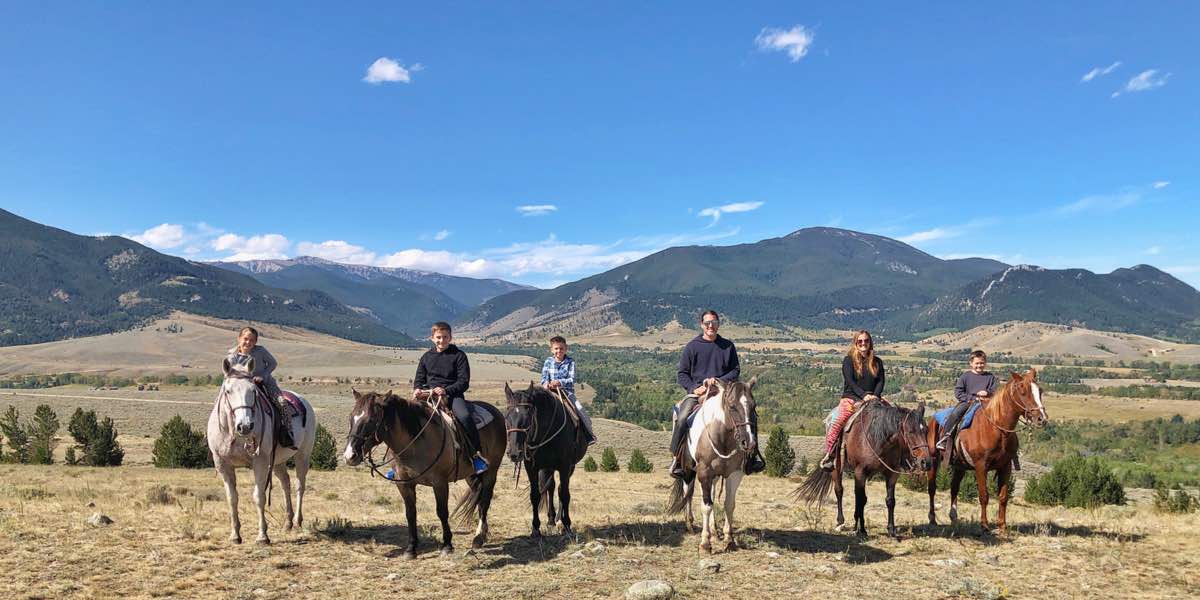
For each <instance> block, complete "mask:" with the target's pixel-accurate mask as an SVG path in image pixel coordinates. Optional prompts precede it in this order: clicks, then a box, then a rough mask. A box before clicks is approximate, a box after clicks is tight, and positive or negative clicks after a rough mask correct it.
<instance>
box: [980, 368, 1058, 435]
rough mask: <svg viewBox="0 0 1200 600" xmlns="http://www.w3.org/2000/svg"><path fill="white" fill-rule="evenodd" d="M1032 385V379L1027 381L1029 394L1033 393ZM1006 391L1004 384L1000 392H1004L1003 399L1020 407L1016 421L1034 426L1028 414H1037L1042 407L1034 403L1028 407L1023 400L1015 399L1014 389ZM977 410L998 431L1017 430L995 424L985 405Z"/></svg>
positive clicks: (1013, 431)
mask: <svg viewBox="0 0 1200 600" xmlns="http://www.w3.org/2000/svg"><path fill="white" fill-rule="evenodd" d="M1033 385H1034V383H1033V382H1032V381H1031V382H1029V386H1030V387H1029V393H1030V395H1032V394H1033ZM1008 391H1009V390H1008V386H1005V389H1004V390H1001V393H1002V394H1004V399H1005V400H1007V401H1009V402H1012V403H1013V404H1015V405H1017V408H1019V409H1021V416H1019V417H1017V422H1018V423H1022V422H1023V423H1024V424H1025V425H1027V426H1029V427H1034V424H1033V417H1031V416H1030V415H1037V414H1038V413H1041V412H1042V411H1043V409H1042V407H1040V406H1036V405H1035V406H1034V407H1033V408H1030V407H1029V406H1028V405H1026V404H1025V403H1024V402H1020V401H1018V400H1017V394H1016V393H1015V390H1014V393H1012V394H1009V393H1008ZM1010 396H1011V397H1010ZM979 411H980V412H982V413H983V416H984V418H985V419H987V422H988V423H989V424H991V426H992V427H995V428H996V429H999V430H1000V431H1003V432H1004V433H1016V432H1017V430H1016V429H1015V428H1014V429H1005V428H1003V427H1001V426H999V425H997V424H996V422H995V421H993V420H992V416H991V415H989V414H988V411H987V407H986V406H981V407H979Z"/></svg>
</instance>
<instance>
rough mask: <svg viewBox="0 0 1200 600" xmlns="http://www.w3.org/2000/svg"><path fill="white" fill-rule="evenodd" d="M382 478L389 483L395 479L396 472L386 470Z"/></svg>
mask: <svg viewBox="0 0 1200 600" xmlns="http://www.w3.org/2000/svg"><path fill="white" fill-rule="evenodd" d="M383 477H384V478H385V479H387V480H389V481H394V480H395V479H396V470H395V469H388V472H387V473H385V474H384V476H383Z"/></svg>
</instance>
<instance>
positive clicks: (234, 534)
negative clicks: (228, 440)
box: [217, 462, 242, 544]
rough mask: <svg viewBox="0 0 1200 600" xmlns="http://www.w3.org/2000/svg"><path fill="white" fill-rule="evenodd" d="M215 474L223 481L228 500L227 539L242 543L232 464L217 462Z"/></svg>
mask: <svg viewBox="0 0 1200 600" xmlns="http://www.w3.org/2000/svg"><path fill="white" fill-rule="evenodd" d="M217 474H218V475H220V476H221V481H223V482H224V483H225V500H226V501H228V502H229V527H230V530H231V533H230V534H229V541H231V542H233V543H235V544H240V543H242V520H241V519H240V518H238V491H237V473H236V472H235V471H234V470H233V465H231V464H229V463H225V462H218V463H217Z"/></svg>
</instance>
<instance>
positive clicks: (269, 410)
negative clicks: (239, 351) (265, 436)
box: [217, 371, 275, 453]
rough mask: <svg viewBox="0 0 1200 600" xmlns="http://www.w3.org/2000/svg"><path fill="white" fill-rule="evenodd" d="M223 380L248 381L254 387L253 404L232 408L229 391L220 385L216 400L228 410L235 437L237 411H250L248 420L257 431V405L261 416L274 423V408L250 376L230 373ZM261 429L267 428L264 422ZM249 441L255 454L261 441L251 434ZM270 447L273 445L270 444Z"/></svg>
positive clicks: (236, 434)
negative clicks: (261, 411)
mask: <svg viewBox="0 0 1200 600" xmlns="http://www.w3.org/2000/svg"><path fill="white" fill-rule="evenodd" d="M225 378H226V379H242V380H250V381H251V385H252V386H253V387H254V402H251V403H250V404H247V405H245V406H234V405H233V402H231V401H230V400H229V396H230V394H229V390H228V389H226V387H225V383H224V382H222V383H221V393H220V397H218V398H217V402H218V403H219V402H221V401H222V400H223V401H224V402H225V406H226V407H228V408H229V416H230V423H232V424H233V433H234V435H235V436H240V435H241V434H239V433H238V431H237V414H238V411H239V410H248V411H250V420H251V422H253V423H254V424H255V427H254V428H255V429H256V430H257V429H258V420H257V419H256V418H255V417H256V415H257V413H256V412H255V409H256V407H257V405H259V404H261V405H262V410H263V416H264V417H267V418H269V419H270V420H271V422H272V423H274V419H275V407H274V406H273V405H272V404H271V400H270V399H269V398H267V394H266V393H265V392H263V390H262V388H261V387H260V386H259V385H258V384H257V383H254V382H253V378H252V377H251V376H250V374H248V373H241V372H239V371H230V372H228V373H226V374H225ZM263 427H264V428H266V427H267V424H266V421H265V420H264V423H263ZM250 439H251V442H252V443H253V445H254V446H255V450H254V452H255V453H257V452H258V449H259V448H261V447H262V442H261V440H258V439H256V438H255V437H254V435H253V434H251V436H250ZM272 445H274V444H272ZM247 449H249V448H247Z"/></svg>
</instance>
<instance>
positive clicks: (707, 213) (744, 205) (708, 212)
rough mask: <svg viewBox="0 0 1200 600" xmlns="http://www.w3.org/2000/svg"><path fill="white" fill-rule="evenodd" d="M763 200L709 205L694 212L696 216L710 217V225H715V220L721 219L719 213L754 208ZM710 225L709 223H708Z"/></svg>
mask: <svg viewBox="0 0 1200 600" xmlns="http://www.w3.org/2000/svg"><path fill="white" fill-rule="evenodd" d="M763 204H766V203H765V202H734V203H733V204H725V205H723V206H710V207H708V208H705V209H702V210H701V211H700V212H698V213H696V216H698V217H712V225H716V224H717V221H720V220H721V215H723V214H725V213H740V212H750V211H752V210H756V209H757V208H759V207H760V206H762V205H763ZM710 226H711V225H710Z"/></svg>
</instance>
